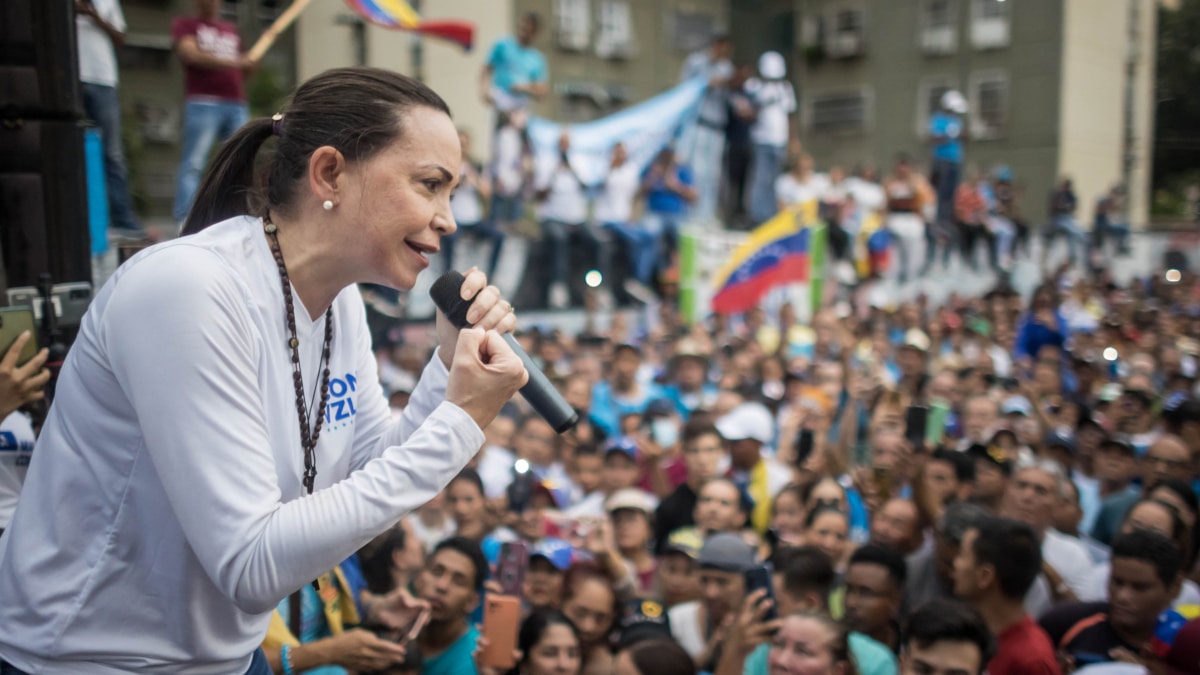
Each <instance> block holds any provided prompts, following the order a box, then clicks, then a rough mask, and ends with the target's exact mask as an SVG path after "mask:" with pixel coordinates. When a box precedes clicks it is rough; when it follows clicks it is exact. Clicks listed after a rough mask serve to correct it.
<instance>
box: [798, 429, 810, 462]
mask: <svg viewBox="0 0 1200 675" xmlns="http://www.w3.org/2000/svg"><path fill="white" fill-rule="evenodd" d="M812 453H813V432H812V429H801V430H800V433H798V434H796V466H804V463H805V462H807V461H808V458H809V457H811V456H812Z"/></svg>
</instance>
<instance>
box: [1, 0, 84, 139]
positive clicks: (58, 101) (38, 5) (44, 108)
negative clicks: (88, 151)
mask: <svg viewBox="0 0 1200 675" xmlns="http://www.w3.org/2000/svg"><path fill="white" fill-rule="evenodd" d="M82 115H83V105H82V101H81V99H80V93H79V62H78V57H77V56H76V52H75V3H74V2H72V1H71V0H0V118H14V117H39V118H44V119H69V120H75V119H79V118H80V117H82Z"/></svg>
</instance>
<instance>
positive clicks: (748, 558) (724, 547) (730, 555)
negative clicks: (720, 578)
mask: <svg viewBox="0 0 1200 675" xmlns="http://www.w3.org/2000/svg"><path fill="white" fill-rule="evenodd" d="M698 562H699V563H700V567H701V569H710V570H720V571H722V572H737V573H739V574H740V573H742V572H745V571H746V570H748V569H750V568H752V567H754V565H755V560H754V550H753V549H751V548H750V545H749V544H747V543H746V542H745V541H744V540H743V539H742V538H741V537H740V536H738V535H736V534H734V533H732V532H717V533H716V534H712V535H709V537H708V539H705V540H704V545H703V546H701V547H700V557H699V558H698Z"/></svg>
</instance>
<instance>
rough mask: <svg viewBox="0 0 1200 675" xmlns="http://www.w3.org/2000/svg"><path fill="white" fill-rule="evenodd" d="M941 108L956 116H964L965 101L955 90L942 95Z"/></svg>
mask: <svg viewBox="0 0 1200 675" xmlns="http://www.w3.org/2000/svg"><path fill="white" fill-rule="evenodd" d="M942 107H943V108H945V109H946V110H949V111H950V112H952V113H955V114H957V115H965V114H966V112H967V99H965V98H963V95H962V94H961V93H959V92H958V90H957V89H951V90H950V91H948V92H946V93H944V94H942Z"/></svg>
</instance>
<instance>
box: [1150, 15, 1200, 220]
mask: <svg viewBox="0 0 1200 675" xmlns="http://www.w3.org/2000/svg"><path fill="white" fill-rule="evenodd" d="M1157 70H1158V72H1157V75H1156V77H1157V92H1156V95H1157V107H1156V110H1155V134H1154V137H1155V142H1154V185H1155V191H1156V193H1157V195H1156V200H1155V201H1156V202H1160V200H1162V199H1163V197H1164V196H1165V194H1164V193H1169V194H1171V195H1177V197H1176V198H1168V199H1166V200H1165V201H1166V203H1177V202H1178V199H1181V198H1182V190H1183V187H1184V185H1186V183H1187V182H1188V181H1190V180H1192V179H1194V178H1195V175H1196V174H1195V172H1196V171H1197V170H1198V169H1200V86H1197V85H1200V0H1182V1H1181V2H1180V3H1179V8H1178V9H1167V8H1166V7H1161V6H1160V8H1159V13H1158V63H1157ZM1171 210H1174V209H1173V208H1172V209H1171Z"/></svg>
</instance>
